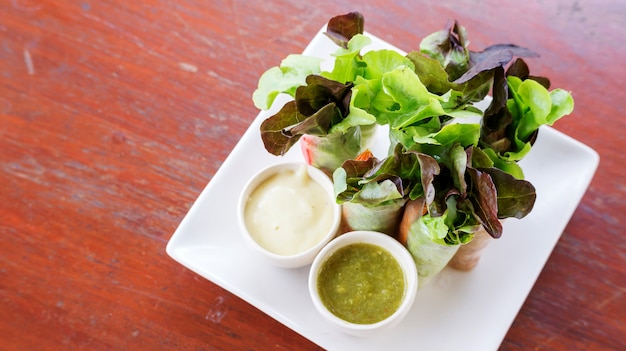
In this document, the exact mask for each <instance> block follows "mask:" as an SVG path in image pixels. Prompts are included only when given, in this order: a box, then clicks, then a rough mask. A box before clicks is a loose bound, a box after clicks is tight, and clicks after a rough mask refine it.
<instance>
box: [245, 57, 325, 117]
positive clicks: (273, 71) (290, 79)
mask: <svg viewBox="0 0 626 351" xmlns="http://www.w3.org/2000/svg"><path fill="white" fill-rule="evenodd" d="M321 62H322V60H321V59H319V58H317V57H309V56H304V55H296V54H292V55H289V56H287V57H286V58H285V59H284V60H283V61H282V62H281V64H280V66H278V67H272V68H270V69H268V70H267V71H265V72H264V73H263V74H262V75H261V78H259V83H258V87H257V89H256V90H255V91H254V92H253V93H252V101H253V102H254V105H255V106H256V107H257V108H258V109H260V110H268V109H269V108H270V107H271V106H272V104H273V103H274V100H275V99H276V96H278V94H280V93H285V94H289V95H290V96H292V97H293V96H294V95H295V93H296V89H297V88H298V87H299V86H302V85H305V84H306V77H307V76H309V75H311V74H319V73H320V71H321V68H320V63H321Z"/></svg>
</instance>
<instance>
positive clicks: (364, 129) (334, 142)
mask: <svg viewBox="0 0 626 351" xmlns="http://www.w3.org/2000/svg"><path fill="white" fill-rule="evenodd" d="M375 127H376V126H375V125H372V126H356V127H350V128H348V130H347V131H346V132H345V133H341V132H335V133H331V134H327V135H324V136H316V135H309V134H307V135H303V136H302V137H301V138H300V145H301V149H302V154H303V156H304V160H305V161H306V163H308V164H310V165H312V166H314V167H317V168H319V169H321V170H323V171H324V172H326V173H327V174H329V175H332V173H333V172H334V171H335V169H337V168H339V167H341V165H342V164H343V162H344V161H346V160H352V159H354V158H356V157H357V156H358V155H359V154H360V153H361V152H362V151H363V150H365V149H366V148H368V147H369V146H370V144H371V143H372V140H373V138H374V134H375Z"/></svg>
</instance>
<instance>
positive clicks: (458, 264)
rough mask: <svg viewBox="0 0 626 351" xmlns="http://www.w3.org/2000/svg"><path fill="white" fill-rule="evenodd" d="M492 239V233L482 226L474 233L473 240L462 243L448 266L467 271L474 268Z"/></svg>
mask: <svg viewBox="0 0 626 351" xmlns="http://www.w3.org/2000/svg"><path fill="white" fill-rule="evenodd" d="M492 240H493V238H492V237H491V235H489V233H487V231H486V230H485V229H484V228H483V227H480V229H479V230H477V231H476V233H475V234H474V238H473V239H472V241H470V242H469V243H467V244H465V245H462V246H461V247H460V248H459V250H458V251H457V252H456V254H454V257H452V259H451V260H450V262H449V263H448V266H450V268H454V269H456V270H460V271H466V272H468V271H471V270H473V269H474V268H475V267H476V265H478V261H479V260H480V257H481V256H482V254H483V252H484V250H485V248H486V247H487V245H489V243H490V242H491V241H492Z"/></svg>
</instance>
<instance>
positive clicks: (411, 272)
mask: <svg viewBox="0 0 626 351" xmlns="http://www.w3.org/2000/svg"><path fill="white" fill-rule="evenodd" d="M356 243H367V244H373V245H377V246H379V247H381V248H383V249H385V250H387V251H388V252H389V253H390V254H391V255H392V256H393V257H394V258H395V259H396V261H397V262H398V263H399V264H400V268H401V269H402V272H403V274H404V296H403V297H402V300H401V302H400V305H399V307H398V309H397V310H396V311H395V312H394V313H393V314H391V315H390V316H389V317H387V318H386V319H383V320H381V321H379V322H376V323H371V324H357V323H352V322H348V321H345V320H343V319H341V318H340V317H338V316H336V315H335V314H333V313H332V312H331V311H329V309H328V308H327V307H326V306H325V305H324V303H323V302H322V299H321V298H320V295H319V290H318V276H319V271H320V268H321V267H322V265H323V264H324V263H325V262H326V260H327V259H328V258H329V257H331V256H332V255H333V254H334V253H335V252H337V250H339V249H341V248H343V247H345V246H348V245H351V244H356ZM417 280H418V277H417V269H416V268H415V262H414V261H413V258H412V257H411V254H410V253H409V252H408V250H407V249H406V248H405V247H404V246H402V244H400V243H399V242H398V241H397V240H396V239H394V238H392V237H390V236H389V235H387V234H383V233H379V232H373V231H353V232H348V233H346V234H342V235H340V236H338V237H337V238H336V239H334V240H332V241H331V242H330V243H329V244H328V245H326V246H325V247H324V248H323V249H322V250H321V251H320V253H319V254H318V255H317V257H316V258H315V260H314V261H313V264H312V265H311V270H310V272H309V293H310V295H311V299H312V300H313V305H314V306H315V308H316V309H317V310H318V311H319V313H320V314H321V315H322V317H323V318H324V319H325V320H327V321H328V322H330V324H331V325H333V326H334V327H335V328H336V329H338V330H340V331H341V332H344V333H346V334H350V335H356V336H366V335H370V334H372V333H375V332H377V331H379V330H384V329H389V328H392V327H393V326H395V325H397V324H398V323H400V321H401V320H402V319H403V318H404V317H405V316H406V315H407V313H408V312H409V310H410V309H411V307H412V306H413V302H414V301H415V295H416V293H417V285H418V284H417Z"/></svg>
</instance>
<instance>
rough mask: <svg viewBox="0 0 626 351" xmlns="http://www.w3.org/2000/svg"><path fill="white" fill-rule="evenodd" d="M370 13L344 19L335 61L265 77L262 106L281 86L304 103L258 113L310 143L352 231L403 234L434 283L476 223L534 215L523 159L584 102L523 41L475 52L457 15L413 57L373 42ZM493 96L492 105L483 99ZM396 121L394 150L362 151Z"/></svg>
mask: <svg viewBox="0 0 626 351" xmlns="http://www.w3.org/2000/svg"><path fill="white" fill-rule="evenodd" d="M363 27H364V19H363V16H362V15H361V14H359V13H356V12H354V13H349V14H346V15H340V16H336V17H333V18H332V19H331V20H330V21H329V23H328V26H327V31H326V34H327V36H328V37H329V39H330V40H332V41H333V42H335V43H336V44H337V45H338V49H337V51H336V52H335V54H334V55H333V56H334V66H333V68H332V70H330V71H323V72H322V71H321V70H320V62H319V59H317V58H311V57H306V56H301V55H290V56H289V57H287V58H286V59H285V60H284V61H283V62H282V63H281V65H280V66H279V67H274V68H272V69H270V70H268V71H267V72H266V73H264V74H263V76H262V77H261V79H260V81H259V87H258V89H257V90H256V91H255V93H254V101H255V104H256V105H257V106H258V107H260V108H268V107H269V106H270V105H271V104H272V101H273V99H274V98H275V97H276V95H278V94H279V93H287V94H289V95H291V96H292V97H293V100H291V101H289V102H288V103H287V104H285V105H284V106H283V107H282V109H281V110H280V111H279V112H278V113H276V114H275V115H273V116H271V117H269V118H268V119H266V120H265V121H264V122H263V123H262V124H261V136H262V139H263V143H264V146H265V148H266V149H267V150H268V151H269V152H271V153H272V154H275V155H283V154H284V153H285V152H286V151H287V150H289V148H290V147H291V146H293V145H294V144H295V143H296V142H298V141H300V142H301V144H302V148H303V152H304V156H305V160H307V162H309V163H311V164H313V165H315V166H318V167H320V168H322V169H323V170H325V171H326V172H327V174H329V175H331V174H332V178H333V182H334V187H335V194H336V197H337V201H338V203H340V204H342V207H343V214H344V223H345V224H346V226H347V229H348V230H354V229H360V230H375V231H379V232H382V233H386V234H388V235H391V236H394V237H396V238H397V239H398V240H399V241H400V242H401V243H402V244H404V245H405V247H406V248H407V250H408V251H409V252H410V253H411V255H412V256H413V258H414V261H415V263H416V266H417V268H418V274H419V275H420V278H422V279H423V281H424V282H425V281H427V280H428V279H429V278H431V277H433V276H434V275H435V274H437V273H438V272H439V271H440V270H441V269H443V268H444V267H445V266H446V265H447V264H448V263H449V262H450V260H451V259H452V257H453V256H455V255H456V256H457V257H458V256H459V255H460V253H462V252H463V251H471V250H464V247H468V248H469V247H470V246H469V245H471V243H472V242H473V241H474V239H475V237H476V235H477V233H481V232H484V233H487V235H488V236H489V237H491V238H499V237H500V236H501V235H502V223H501V221H502V220H503V219H505V218H511V217H513V218H518V219H520V218H523V217H525V216H526V215H527V214H528V213H529V212H530V211H531V210H532V208H533V206H534V202H535V198H536V194H535V188H534V187H533V186H532V184H531V183H530V182H528V181H526V180H524V173H523V171H522V169H521V167H520V166H519V165H518V162H519V161H520V160H521V159H523V158H524V157H525V156H526V155H527V154H528V152H529V151H530V149H531V147H532V145H533V143H534V142H535V140H536V139H537V137H538V133H539V129H540V126H542V125H552V124H553V123H554V122H555V121H556V120H558V119H559V118H561V117H562V116H564V115H567V114H569V113H571V112H572V110H573V104H574V103H573V99H572V96H571V94H570V93H569V92H567V91H565V90H562V89H554V90H552V91H549V90H548V89H549V81H548V80H547V79H546V78H542V77H535V76H531V75H530V73H529V70H528V66H527V65H526V63H525V62H524V61H523V59H522V58H526V57H536V56H538V55H537V54H535V53H534V52H532V51H530V50H528V49H525V48H522V47H519V46H516V45H512V44H497V45H492V46H489V47H487V48H485V49H484V50H483V51H480V52H474V51H470V50H469V49H468V44H469V41H468V40H467V33H466V31H465V29H464V28H463V27H462V26H460V25H459V24H458V23H457V22H453V23H451V24H449V25H447V26H446V27H445V28H444V29H443V30H441V31H437V32H434V33H432V34H430V35H428V36H426V37H424V38H423V39H422V40H421V42H420V43H419V48H417V49H416V50H413V51H410V52H408V53H407V54H402V53H399V52H396V51H392V50H370V51H366V50H363V49H365V48H367V45H369V44H370V42H371V40H370V39H369V38H368V37H367V36H366V35H364V34H363V33H364V32H363ZM489 93H491V95H492V101H491V103H490V105H489V107H488V108H487V109H486V110H485V111H482V110H480V109H478V108H477V107H476V106H475V104H476V103H478V102H480V101H483V100H484V99H485V97H486V96H487V95H488V94H489ZM382 127H384V128H385V130H388V139H389V148H388V150H387V153H386V154H385V155H376V156H374V155H372V154H371V153H370V152H369V151H365V152H364V150H366V149H367V147H368V142H369V140H370V139H371V136H372V135H373V131H374V130H375V129H376V128H382Z"/></svg>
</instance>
